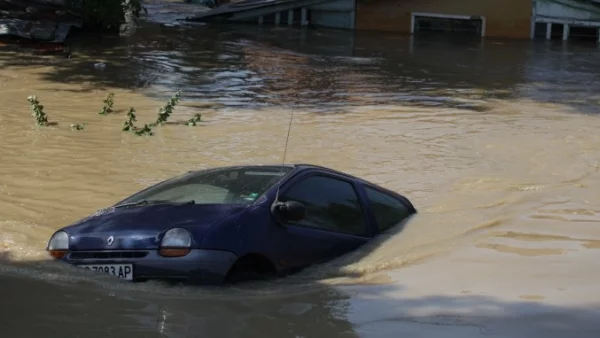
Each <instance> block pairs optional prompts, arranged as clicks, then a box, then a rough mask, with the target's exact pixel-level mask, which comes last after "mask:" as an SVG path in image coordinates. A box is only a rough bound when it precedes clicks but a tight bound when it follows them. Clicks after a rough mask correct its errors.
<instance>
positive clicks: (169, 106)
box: [153, 90, 181, 126]
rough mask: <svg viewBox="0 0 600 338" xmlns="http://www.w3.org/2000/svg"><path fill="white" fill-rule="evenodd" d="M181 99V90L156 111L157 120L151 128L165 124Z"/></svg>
mask: <svg viewBox="0 0 600 338" xmlns="http://www.w3.org/2000/svg"><path fill="white" fill-rule="evenodd" d="M180 98H181V90H180V91H178V92H177V93H175V95H173V97H171V98H170V99H169V101H167V103H166V104H165V105H164V106H163V107H161V108H160V109H159V110H158V118H157V119H156V122H154V124H153V126H160V125H162V124H164V123H165V122H167V120H168V119H169V117H170V116H171V114H172V113H173V109H175V106H176V105H177V104H178V103H179V99H180Z"/></svg>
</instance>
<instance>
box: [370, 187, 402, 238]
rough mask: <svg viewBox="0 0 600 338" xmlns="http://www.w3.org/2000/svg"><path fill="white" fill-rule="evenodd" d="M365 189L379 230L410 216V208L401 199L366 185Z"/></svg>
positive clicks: (383, 229) (381, 230)
mask: <svg viewBox="0 0 600 338" xmlns="http://www.w3.org/2000/svg"><path fill="white" fill-rule="evenodd" d="M365 190H366V192H367V198H368V199H369V206H370V207H371V210H373V214H374V215H375V221H376V222H377V228H378V229H379V232H383V231H386V230H388V229H390V228H392V227H394V226H395V225H397V224H398V223H400V222H402V221H403V220H404V219H405V218H407V217H408V216H410V214H411V213H410V211H409V209H408V208H407V207H406V205H405V204H404V203H403V202H402V201H401V200H399V199H397V198H395V197H393V196H391V195H389V194H386V193H382V192H380V191H378V190H375V189H372V188H369V187H365Z"/></svg>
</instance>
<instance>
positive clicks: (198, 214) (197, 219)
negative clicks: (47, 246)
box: [64, 204, 245, 250]
mask: <svg viewBox="0 0 600 338" xmlns="http://www.w3.org/2000/svg"><path fill="white" fill-rule="evenodd" d="M244 208H245V207H244V206H240V205H225V204H157V205H148V206H138V207H128V208H109V209H108V210H107V211H105V212H103V213H101V214H99V215H96V216H92V217H88V218H85V219H83V220H81V221H79V222H77V223H75V224H73V225H71V226H68V227H66V228H64V230H66V231H67V233H68V234H69V236H70V250H116V249H121V250H139V249H158V246H159V244H160V240H161V238H162V235H163V234H164V233H165V232H166V231H167V230H169V229H170V228H174V227H181V228H185V229H188V230H189V231H190V232H192V233H193V235H194V236H193V242H192V248H198V247H199V243H200V242H201V241H202V237H203V234H204V232H205V231H206V230H207V229H208V228H210V227H211V226H212V225H214V224H215V223H218V222H219V221H221V220H223V219H225V218H227V217H229V216H231V215H232V214H236V213H238V212H240V211H242V210H244ZM111 235H113V236H114V237H115V242H114V243H113V244H112V245H110V246H109V245H108V244H107V242H106V238H108V237H109V236H111Z"/></svg>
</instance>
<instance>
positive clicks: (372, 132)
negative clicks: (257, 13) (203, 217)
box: [0, 5, 600, 338]
mask: <svg viewBox="0 0 600 338" xmlns="http://www.w3.org/2000/svg"><path fill="white" fill-rule="evenodd" d="M170 8H171V7H164V6H160V5H152V6H150V14H149V19H148V20H149V22H145V23H143V24H142V25H141V26H140V27H139V28H138V29H137V31H136V32H135V34H134V35H132V36H129V37H120V38H115V37H95V38H93V39H89V38H88V39H86V38H84V37H77V36H75V37H73V39H72V40H70V42H69V45H70V50H71V57H70V58H65V57H62V56H43V55H32V54H31V53H28V52H24V51H19V50H14V49H13V48H12V47H8V46H2V45H0V89H1V90H0V103H1V107H2V112H1V113H0V144H2V152H1V153H0V163H2V165H1V166H0V258H1V261H0V299H2V305H3V306H2V308H1V309H0V315H1V316H0V326H1V328H0V329H1V330H2V331H0V332H2V336H3V337H14V338H16V337H37V336H39V337H66V336H70V337H93V338H95V337H108V336H111V337H113V336H114V337H199V336H202V337H223V338H224V337H397V336H399V334H400V333H402V334H406V337H425V336H426V337H434V336H435V337H449V335H448V333H449V332H450V331H447V330H448V328H449V327H451V326H456V327H459V328H460V329H461V330H465V331H461V334H460V335H457V336H460V337H467V336H469V335H468V334H469V333H470V334H473V336H479V335H480V334H493V333H497V332H500V331H501V329H502V327H503V326H502V325H500V324H498V325H500V326H497V327H486V326H485V325H487V324H486V323H488V322H489V321H490V318H492V317H493V318H494V319H498V320H500V321H502V320H505V319H506V318H505V316H510V313H517V312H518V311H521V310H522V309H525V308H526V309H529V310H531V311H534V310H535V311H537V312H539V313H542V312H543V313H547V312H552V313H556V315H554V317H544V318H545V319H544V321H543V325H545V326H544V328H543V329H544V330H546V331H543V334H541V335H540V337H550V336H552V335H551V334H552V333H555V334H557V335H556V337H559V336H566V335H568V334H569V333H568V332H569V330H571V329H576V326H573V325H575V324H572V325H571V326H569V325H567V326H564V327H559V326H557V324H556V323H557V322H560V321H561V320H562V319H561V318H566V317H561V316H563V315H565V314H571V315H572V314H573V313H574V311H576V310H574V309H575V308H577V309H578V310H577V311H583V310H581V306H583V305H581V304H571V305H569V306H571V307H572V308H569V307H560V308H559V307H554V305H553V307H551V306H550V305H548V304H545V303H544V299H551V298H552V297H553V296H552V295H554V293H552V294H550V293H551V292H550V291H548V292H549V294H545V295H540V294H539V293H540V292H542V291H539V288H540V287H539V285H538V286H532V287H531V288H530V289H531V290H530V291H531V292H529V293H527V292H526V291H525V287H523V288H522V289H523V290H520V289H519V287H518V285H520V284H519V280H533V279H532V278H539V281H540V283H541V282H542V280H543V282H545V283H548V282H549V281H551V280H553V279H554V278H556V280H558V279H559V278H566V277H565V275H569V276H568V277H569V278H575V279H576V280H577V285H578V288H579V290H583V291H581V292H584V293H585V294H584V295H583V296H581V299H583V300H585V301H586V304H585V306H587V307H588V308H590V309H592V310H594V311H596V310H597V306H598V304H600V296H598V292H597V287H596V286H589V285H588V284H589V283H592V284H594V285H597V281H598V276H599V275H598V274H597V273H595V272H593V271H592V270H596V264H593V265H591V266H589V265H582V264H587V263H586V262H588V261H589V260H584V259H583V258H577V257H584V256H583V255H595V256H593V257H595V258H594V259H596V258H597V257H600V256H599V255H600V253H597V250H598V248H600V245H599V244H598V243H600V231H598V228H597V226H598V222H600V214H599V213H600V208H599V207H598V205H597V201H598V200H599V197H600V190H598V188H597V187H598V184H599V183H600V175H599V173H598V169H599V165H600V151H599V150H600V133H598V130H599V128H600V118H599V115H598V113H599V112H600V111H599V108H598V102H599V100H600V96H599V95H598V92H599V90H600V67H599V66H598V63H597V60H598V57H600V50H598V48H597V46H596V44H595V43H592V44H582V43H579V44H563V43H562V42H561V41H559V42H545V41H541V42H540V41H536V42H531V41H503V40H492V39H488V40H485V41H479V40H477V41H469V40H461V39H449V38H439V37H438V38H435V37H427V38H425V37H415V38H410V37H407V36H394V35H385V34H373V33H360V34H354V33H348V32H343V31H332V30H325V29H314V30H303V29H300V28H289V27H281V28H273V27H255V26H237V25H230V26H212V27H207V26H203V25H184V24H177V25H174V24H173V18H176V17H178V16H179V17H180V16H181V14H180V13H181V12H178V11H177V8H175V7H173V8H175V9H173V11H171V10H170ZM178 13H179V14H178ZM165 23H168V24H165ZM99 63H101V64H103V65H104V67H103V68H102V67H97V66H95V65H96V64H99ZM180 89H181V90H182V91H183V95H182V100H181V104H180V105H179V106H178V107H177V108H176V110H175V112H174V114H173V116H172V117H171V120H172V121H174V122H182V121H186V120H187V119H189V118H191V117H192V116H193V115H194V114H195V113H201V114H202V116H203V119H204V121H205V122H203V123H201V124H200V125H198V126H196V127H190V126H186V125H183V124H168V125H165V126H162V127H160V128H158V129H157V131H156V134H155V135H153V136H148V137H139V136H135V135H133V134H131V133H124V132H122V131H121V127H122V123H123V122H124V121H125V120H126V112H127V110H128V109H129V108H130V107H135V109H136V111H137V115H138V120H139V122H137V123H138V125H139V124H140V123H141V125H143V124H144V123H149V122H151V121H153V120H154V119H155V118H156V113H157V109H158V107H159V106H161V105H162V104H164V103H165V102H166V101H167V100H168V98H169V97H170V96H171V95H173V94H174V93H175V92H176V91H177V90H180ZM108 92H113V93H115V106H114V109H115V113H114V114H110V115H108V116H102V115H99V114H98V112H99V111H100V109H101V107H102V100H103V99H104V97H105V96H106V94H107V93H108ZM32 94H35V95H37V96H38V98H39V100H40V101H41V103H42V104H43V105H44V109H45V112H46V113H47V114H48V118H49V120H50V121H51V122H56V123H57V124H56V125H53V126H50V127H36V125H35V123H34V119H33V117H32V116H31V113H30V111H29V106H28V103H27V100H26V98H27V96H29V95H32ZM292 112H293V113H294V120H293V128H292V132H291V138H290V142H289V148H288V153H287V161H288V162H305V163H306V162H308V163H314V164H319V165H324V166H329V167H332V168H335V169H339V170H342V171H346V172H348V173H351V174H355V175H358V176H361V177H363V178H365V179H367V180H370V181H373V182H375V183H379V184H382V185H384V186H386V187H389V188H391V189H394V190H396V191H399V192H402V193H403V194H405V195H406V196H407V197H409V198H410V199H411V200H412V201H413V203H414V204H415V205H416V207H417V208H418V209H419V211H420V214H418V215H417V216H416V217H415V218H413V219H412V220H411V221H410V222H409V224H408V225H407V227H406V228H405V229H403V230H402V231H401V232H397V233H392V234H389V235H387V236H385V237H384V238H379V239H377V240H375V241H374V242H373V243H371V244H369V245H367V246H366V247H364V248H362V249H361V250H359V251H358V252H355V253H353V254H351V255H348V256H346V257H342V258H340V259H339V260H336V261H334V262H332V263H330V264H327V265H324V266H317V267H313V268H311V269H308V270H307V271H305V272H303V273H300V274H299V275H297V276H293V277H290V278H288V279H285V280H278V281H274V282H269V283H258V284H251V285H245V286H238V287H234V288H219V287H216V288H208V287H202V288H200V287H175V288H174V287H168V286H164V285H161V284H155V283H146V284H140V285H138V284H135V285H132V284H129V283H126V282H120V281H118V280H115V279H114V278H112V277H109V276H98V275H97V274H94V273H91V272H90V273H87V272H86V273H84V272H82V271H79V269H77V270H76V269H75V268H71V267H66V266H63V265H60V264H56V263H54V262H51V261H50V260H49V259H48V258H47V257H46V254H45V251H44V249H45V245H46V242H47V240H48V239H49V236H50V235H51V234H52V233H53V232H54V231H55V230H56V229H58V228H60V227H62V226H65V225H68V224H70V223H72V222H74V221H76V220H78V219H80V218H83V217H84V216H86V215H89V214H91V213H93V212H95V211H96V210H98V209H100V208H103V207H106V206H109V205H111V204H113V203H115V202H117V201H119V200H121V199H122V198H124V197H126V196H128V195H130V194H132V193H134V192H136V191H138V190H140V189H141V188H144V187H146V186H148V185H149V184H152V183H155V182H158V181H160V180H163V179H166V178H168V177H170V176H173V175H176V174H179V173H182V172H184V171H186V170H192V169H199V168H206V167H211V166H217V165H230V164H240V163H279V162H280V161H281V160H282V154H283V150H284V144H285V136H286V133H287V126H288V122H289V119H290V114H291V113H292ZM73 123H79V124H83V123H85V124H86V125H85V129H84V130H72V129H71V128H70V125H71V124H73ZM577 243H580V244H581V245H578V244H577ZM461 250H473V253H469V255H465V256H464V257H463V258H460V259H458V258H457V259H455V261H450V260H449V261H444V259H445V258H444V257H450V255H452V254H453V253H454V252H457V251H459V252H462V251H461ZM469 252H470V251H469ZM569 255H575V256H569ZM577 255H581V256H577ZM461 257H462V256H461ZM503 257H515V258H514V259H515V261H514V263H510V264H508V263H503V262H504V259H505V258H503ZM560 257H575V258H574V259H575V261H578V262H579V263H578V264H579V265H577V266H578V268H577V267H576V265H573V264H570V263H569V264H563V263H562V261H561V259H566V258H560ZM585 257H588V256H585ZM590 257H592V256H590ZM484 258H485V259H488V263H486V266H488V267H494V269H493V271H491V272H486V273H473V274H469V273H468V272H467V270H461V269H463V268H462V266H463V265H460V264H463V263H464V262H466V261H469V262H471V263H473V264H483V263H477V262H480V261H476V260H477V259H484ZM507 259H508V258H507ZM440 260H441V262H442V263H439V264H441V265H443V267H444V269H445V270H435V269H433V268H431V269H432V270H430V272H428V273H427V272H424V273H423V274H421V275H420V276H424V277H423V279H422V280H418V282H416V283H414V284H422V285H425V286H423V287H427V285H430V284H431V285H433V284H435V285H434V286H435V287H439V285H443V284H445V283H448V284H451V283H458V284H460V286H459V287H458V286H457V287H458V289H457V290H466V291H464V292H461V294H456V295H455V296H452V297H450V296H444V297H442V296H436V295H435V294H431V293H432V292H433V291H427V292H429V294H426V293H427V292H426V291H423V292H422V294H419V295H416V296H414V297H413V298H410V300H405V301H398V302H393V301H391V300H390V298H389V297H390V296H389V295H390V294H393V293H401V292H403V291H402V290H403V288H404V289H410V288H409V287H408V286H406V285H403V282H398V279H397V278H396V277H398V276H399V278H400V279H403V278H405V281H404V282H405V283H410V281H409V280H410V278H413V282H414V277H410V276H412V275H410V273H409V272H405V271H417V270H410V269H413V267H416V268H415V269H418V268H419V266H421V267H428V266H432V267H433V265H428V264H434V263H429V262H440ZM459 261H460V262H459ZM591 261H593V260H591ZM444 262H446V263H444ZM453 262H456V264H454V263H453ZM459 263H460V264H459ZM552 264H555V265H552ZM542 266H555V268H552V271H551V272H548V271H547V269H546V270H539V271H538V270H536V269H538V268H539V269H541V268H542ZM423 269H426V268H423ZM461 271H462V272H461ZM478 271H479V270H478ZM494 271H496V272H498V273H500V272H499V271H502V276H504V277H503V278H506V283H504V285H505V286H506V285H509V286H508V288H511V286H510V285H511V284H512V285H513V286H512V289H511V290H513V291H514V292H515V295H514V297H513V298H514V299H512V298H511V299H512V300H511V301H510V302H503V303H499V302H497V301H494V300H493V299H494V297H497V296H498V297H499V295H496V294H494V292H488V293H487V294H485V295H481V293H483V292H480V295H473V294H472V293H473V292H472V291H473V290H475V289H477V287H483V286H481V285H484V284H485V283H487V282H477V283H483V284H481V285H479V284H477V285H479V286H477V285H476V281H479V279H480V278H484V277H485V275H486V274H487V273H493V272H494ZM411 273H412V272H411ZM414 274H417V272H414ZM409 275H410V276H409ZM458 275H460V276H459V277H456V278H454V277H452V276H458ZM394 276H396V277H394ZM403 276H404V277H403ZM409 277H410V278H409ZM452 278H454V279H452ZM451 279H452V280H453V281H454V282H452V281H451ZM490 279H493V278H491V277H490ZM436 280H437V281H439V283H437V282H436V283H434V282H435V281H436ZM458 280H460V282H457V281H458ZM594 281H595V282H594ZM490 283H491V282H490ZM458 284H457V285H458ZM407 285H408V284H407ZM486 285H488V284H486ZM489 285H491V284H489ZM523 285H525V284H523ZM532 285H537V284H535V283H533V284H532ZM434 286H431V288H434ZM571 286H572V285H566V284H565V285H564V286H561V287H552V290H554V291H552V292H558V291H556V290H559V289H561V288H562V290H561V291H564V290H567V291H568V290H569V288H570V287H571ZM536 289H538V290H537V291H536ZM431 290H433V289H431ZM469 290H470V291H469ZM498 290H499V289H498ZM499 292H500V291H498V293H499ZM532 292H537V293H535V294H533V295H532V294H531V293H532ZM411 297H412V296H411ZM435 297H438V298H435ZM477 297H479V298H477ZM482 297H488V298H482ZM511 297H512V296H511ZM556 297H558V298H560V297H563V298H564V299H566V298H570V299H573V297H572V296H568V297H567V296H558V293H557V296H556ZM509 298H510V297H509ZM558 298H557V299H558ZM563 298H561V299H563ZM583 300H582V301H583ZM522 303H523V304H525V305H522ZM401 307H402V313H401V314H398V311H399V310H398V309H399V308H401ZM457 308H460V309H462V310H465V311H467V310H469V311H483V312H485V311H488V310H489V311H491V310H490V309H495V310H494V311H496V312H498V313H500V314H497V313H494V314H493V315H492V314H490V315H489V316H488V317H483V318H479V317H477V318H476V317H475V315H472V316H471V317H468V318H467V319H465V317H464V316H463V315H461V316H458V315H453V316H450V315H448V314H447V313H448V311H450V309H457ZM517 309H519V310H518V311H517ZM532 309H534V310H532ZM462 310H461V311H462ZM529 310H527V311H529ZM592 310H590V311H592ZM537 312H536V313H537ZM498 316H499V317H498ZM588 316H591V315H590V314H589V312H585V313H584V312H580V315H578V317H577V320H576V321H574V322H573V323H577V327H578V328H579V329H580V330H584V329H582V327H584V328H585V330H584V331H581V332H579V334H576V336H577V337H584V336H586V337H588V336H589V337H593V336H597V334H598V330H599V329H600V325H598V324H594V323H595V321H597V318H598V317H597V316H591V317H589V318H596V319H590V320H587V319H586V318H588ZM469 318H470V319H469ZM511 318H512V319H511V320H513V321H509V320H508V319H506V322H507V323H511V324H510V325H517V324H518V325H527V324H523V323H524V321H525V320H520V319H518V318H516V317H515V318H513V317H511ZM417 319H418V320H417ZM417 322H418V323H421V324H422V325H424V326H427V327H428V328H429V330H430V331H427V332H428V334H427V335H425V334H424V333H423V332H425V331H423V330H424V329H423V328H422V326H418V325H417V324H418V323H417ZM415 323H417V324H415ZM423 323H425V324H423ZM515 323H517V324H515ZM530 323H531V322H530ZM552 323H554V324H552ZM582 323H583V324H582ZM551 324H552V325H555V324H556V325H555V326H552V325H551ZM411 325H412V326H411ZM414 325H417V326H414ZM507 325H508V324H507ZM540 325H542V324H540ZM543 325H542V326H543ZM565 325H566V324H565ZM585 325H587V326H585ZM434 329H435V330H434ZM432 330H433V331H432ZM494 330H496V331H494ZM498 330H500V331H498ZM533 332H534V331H531V330H529V331H528V329H527V330H526V329H523V330H522V331H521V332H520V333H519V334H521V335H517V334H515V335H512V336H511V337H534V336H535V335H534V333H533Z"/></svg>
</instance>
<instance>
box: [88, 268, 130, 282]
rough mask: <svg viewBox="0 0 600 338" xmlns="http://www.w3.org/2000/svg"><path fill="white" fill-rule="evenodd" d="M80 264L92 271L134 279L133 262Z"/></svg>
mask: <svg viewBox="0 0 600 338" xmlns="http://www.w3.org/2000/svg"><path fill="white" fill-rule="evenodd" d="M78 266H79V267H81V268H84V269H88V270H92V271H99V272H104V273H108V274H109V275H113V276H117V277H119V278H122V279H125V280H133V265H132V264H93V265H91V264H90V265H78Z"/></svg>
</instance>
